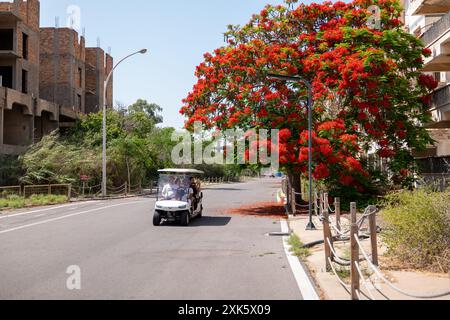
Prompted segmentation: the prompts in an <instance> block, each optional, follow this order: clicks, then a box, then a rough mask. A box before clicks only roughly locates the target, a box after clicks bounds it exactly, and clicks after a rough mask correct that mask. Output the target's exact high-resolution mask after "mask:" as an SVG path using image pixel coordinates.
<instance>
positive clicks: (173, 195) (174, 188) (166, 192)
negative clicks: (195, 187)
mask: <svg viewBox="0 0 450 320" xmlns="http://www.w3.org/2000/svg"><path fill="white" fill-rule="evenodd" d="M190 178H191V177H190V176H188V175H182V174H161V175H160V176H159V181H158V200H159V201H161V200H173V201H183V202H187V201H188V196H189V189H190Z"/></svg>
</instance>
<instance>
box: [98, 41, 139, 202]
mask: <svg viewBox="0 0 450 320" xmlns="http://www.w3.org/2000/svg"><path fill="white" fill-rule="evenodd" d="M146 52H147V49H142V50H139V51H137V52H134V53H132V54H130V55H128V56H126V57H125V58H123V59H122V60H120V61H119V62H118V63H117V64H116V65H115V66H114V67H113V68H112V70H111V72H110V73H109V74H108V77H107V78H106V80H105V82H104V86H103V130H102V131H103V133H102V135H103V151H102V196H103V198H105V197H106V196H107V191H106V107H107V106H106V97H107V94H106V93H107V90H108V84H109V81H110V80H111V77H112V75H113V73H114V70H115V69H116V68H117V66H118V65H119V64H121V63H122V62H123V61H125V60H126V59H128V58H130V57H132V56H134V55H136V54H139V53H140V54H145V53H146Z"/></svg>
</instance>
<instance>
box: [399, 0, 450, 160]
mask: <svg viewBox="0 0 450 320" xmlns="http://www.w3.org/2000/svg"><path fill="white" fill-rule="evenodd" d="M404 8H405V23H406V26H407V28H408V30H409V32H411V33H412V34H414V35H416V36H417V37H419V38H421V39H422V41H423V42H424V43H425V45H426V47H427V48H429V49H431V51H432V56H431V57H429V58H427V59H426V60H425V68H424V70H423V71H424V72H426V73H429V74H432V75H433V76H434V77H435V78H436V80H438V81H439V87H438V88H437V90H436V91H435V93H434V97H433V102H432V110H431V111H432V114H433V120H434V123H432V124H429V125H428V126H427V127H428V129H429V131H430V133H431V136H432V137H433V139H434V140H436V144H435V145H434V146H430V148H429V150H428V151H427V152H426V153H424V154H420V155H417V156H418V157H448V156H450V0H404Z"/></svg>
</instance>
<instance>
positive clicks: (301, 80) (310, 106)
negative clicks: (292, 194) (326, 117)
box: [268, 73, 316, 230]
mask: <svg viewBox="0 0 450 320" xmlns="http://www.w3.org/2000/svg"><path fill="white" fill-rule="evenodd" d="M268 77H269V78H273V79H277V80H282V81H286V82H297V83H303V84H304V85H305V86H306V87H307V88H308V133H309V143H308V146H309V161H308V174H309V222H308V225H307V226H306V230H316V226H315V225H314V222H313V176H312V162H313V158H312V149H313V144H312V140H313V134H312V122H313V117H312V112H313V104H314V101H313V96H312V85H311V82H309V81H307V80H306V79H304V78H302V77H299V76H285V75H280V74H271V73H269V74H268ZM294 201H295V199H294Z"/></svg>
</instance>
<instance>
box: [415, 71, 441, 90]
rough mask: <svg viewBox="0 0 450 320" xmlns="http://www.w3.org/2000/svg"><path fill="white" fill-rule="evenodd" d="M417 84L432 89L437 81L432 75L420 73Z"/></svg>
mask: <svg viewBox="0 0 450 320" xmlns="http://www.w3.org/2000/svg"><path fill="white" fill-rule="evenodd" d="M419 84H420V85H421V86H423V87H425V88H427V89H430V90H434V89H436V88H437V87H438V85H439V82H438V81H437V80H436V79H435V78H434V77H433V76H430V75H427V74H421V75H420V76H419Z"/></svg>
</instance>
